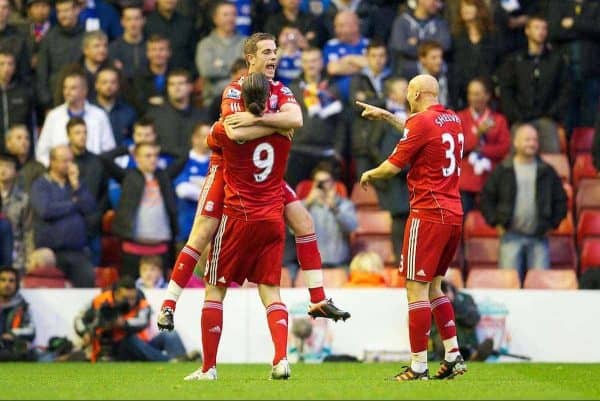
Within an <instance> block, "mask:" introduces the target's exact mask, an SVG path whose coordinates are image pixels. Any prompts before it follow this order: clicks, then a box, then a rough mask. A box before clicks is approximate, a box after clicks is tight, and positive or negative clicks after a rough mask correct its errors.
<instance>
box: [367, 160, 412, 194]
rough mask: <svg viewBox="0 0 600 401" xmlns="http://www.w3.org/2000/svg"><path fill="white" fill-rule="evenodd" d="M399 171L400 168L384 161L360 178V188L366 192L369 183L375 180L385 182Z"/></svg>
mask: <svg viewBox="0 0 600 401" xmlns="http://www.w3.org/2000/svg"><path fill="white" fill-rule="evenodd" d="M401 170H402V169H401V168H399V167H396V166H394V165H393V164H392V163H390V162H389V161H387V160H386V161H384V162H383V163H381V164H380V165H379V166H377V167H375V168H374V169H371V170H367V171H365V172H364V173H363V174H362V175H361V176H360V186H361V187H362V188H363V189H365V190H366V189H367V186H369V184H371V182H373V181H375V180H387V179H388V178H391V177H393V176H395V175H396V174H398V173H399V172H400V171H401Z"/></svg>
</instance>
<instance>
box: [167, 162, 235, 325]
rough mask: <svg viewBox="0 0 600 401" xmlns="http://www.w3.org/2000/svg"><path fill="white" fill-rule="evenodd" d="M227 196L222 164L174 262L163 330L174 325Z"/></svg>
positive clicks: (207, 182) (205, 191)
mask: <svg viewBox="0 0 600 401" xmlns="http://www.w3.org/2000/svg"><path fill="white" fill-rule="evenodd" d="M224 196H225V195H224V181H223V173H222V171H221V169H219V168H211V172H210V174H209V175H208V177H207V178H206V180H205V181H204V184H203V186H202V192H201V194H200V199H198V207H197V209H196V216H195V217H194V224H193V225H192V230H191V232H190V235H189V237H188V240H187V243H186V244H185V246H184V247H183V248H182V249H181V251H180V252H179V254H178V255H177V258H176V260H175V263H174V265H173V269H172V273H171V279H170V280H169V285H168V286H167V293H166V295H165V299H164V301H163V304H162V307H161V309H160V311H159V313H158V317H157V323H158V328H159V329H160V330H173V328H174V316H173V315H174V313H175V307H176V304H177V300H178V299H179V296H180V295H181V292H182V291H183V288H185V286H186V285H187V283H188V281H189V280H190V277H191V276H192V274H193V272H194V268H195V267H196V265H197V264H198V262H199V261H200V260H201V259H202V253H203V251H205V249H206V248H207V246H208V244H209V243H210V241H211V240H212V238H213V236H214V233H215V232H216V230H217V227H218V226H219V222H220V219H221V214H222V207H223V199H224Z"/></svg>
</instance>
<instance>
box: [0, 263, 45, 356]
mask: <svg viewBox="0 0 600 401" xmlns="http://www.w3.org/2000/svg"><path fill="white" fill-rule="evenodd" d="M34 337H35V326H34V324H33V321H32V320H31V314H30V313H29V304H28V303H27V301H25V299H24V298H23V296H22V295H21V294H20V293H19V272H18V271H17V269H15V268H13V267H8V266H4V267H0V362H5V361H32V360H35V359H36V358H35V352H34V351H33V347H32V342H33V339H34Z"/></svg>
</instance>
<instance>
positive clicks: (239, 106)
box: [221, 85, 244, 118]
mask: <svg viewBox="0 0 600 401" xmlns="http://www.w3.org/2000/svg"><path fill="white" fill-rule="evenodd" d="M238 111H244V103H243V102H242V91H241V89H240V88H236V87H235V86H234V85H227V87H226V88H225V90H224V91H223V96H222V98H221V117H222V118H225V117H227V116H228V115H230V114H233V113H237V112H238Z"/></svg>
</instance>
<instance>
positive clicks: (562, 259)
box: [549, 235, 577, 270]
mask: <svg viewBox="0 0 600 401" xmlns="http://www.w3.org/2000/svg"><path fill="white" fill-rule="evenodd" d="M549 245H550V267H551V268H552V269H573V270H574V269H576V268H577V249H576V247H575V240H574V239H573V238H572V237H568V236H554V235H551V236H550V238H549Z"/></svg>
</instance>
